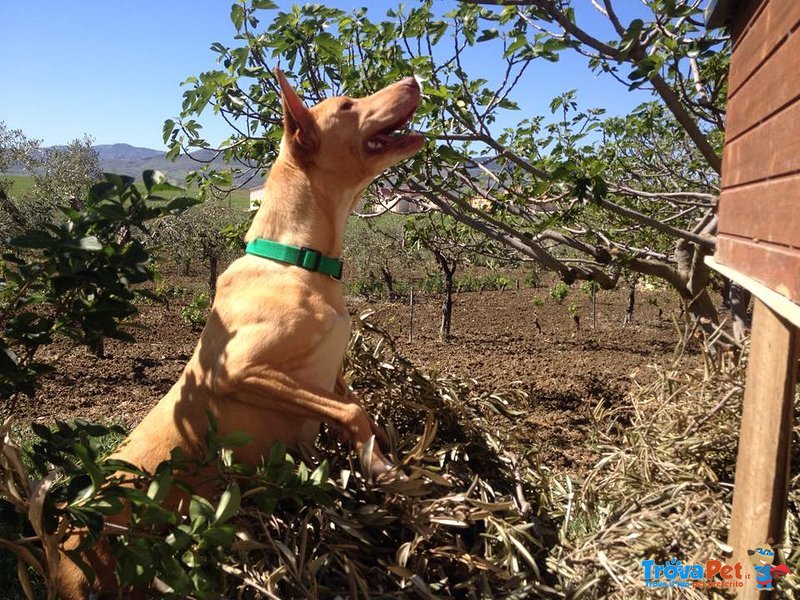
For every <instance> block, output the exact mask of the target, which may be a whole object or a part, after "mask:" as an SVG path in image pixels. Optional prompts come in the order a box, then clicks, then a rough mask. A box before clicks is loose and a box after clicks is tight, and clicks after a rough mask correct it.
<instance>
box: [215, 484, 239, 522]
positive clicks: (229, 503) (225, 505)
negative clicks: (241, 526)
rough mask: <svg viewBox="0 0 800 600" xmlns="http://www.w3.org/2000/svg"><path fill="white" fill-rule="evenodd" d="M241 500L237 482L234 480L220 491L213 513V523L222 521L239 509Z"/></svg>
mask: <svg viewBox="0 0 800 600" xmlns="http://www.w3.org/2000/svg"><path fill="white" fill-rule="evenodd" d="M241 501H242V493H241V491H240V490H239V484H237V483H236V482H235V481H234V482H233V483H232V484H231V485H230V486H229V487H228V489H227V490H225V491H224V492H223V493H222V496H221V497H220V499H219V504H218V505H217V511H216V512H215V513H214V523H224V522H225V521H227V520H228V519H230V518H231V517H232V516H233V515H235V514H236V512H237V511H238V510H239V506H240V505H241Z"/></svg>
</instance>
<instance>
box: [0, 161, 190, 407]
mask: <svg viewBox="0 0 800 600" xmlns="http://www.w3.org/2000/svg"><path fill="white" fill-rule="evenodd" d="M143 177H144V181H145V184H146V186H147V187H146V190H147V191H146V193H144V194H142V193H140V192H139V191H138V190H137V189H136V187H135V186H134V185H133V179H132V178H129V177H120V176H117V175H106V180H105V181H104V182H102V183H99V184H96V185H95V186H93V187H92V188H91V190H90V191H89V193H88V194H87V196H86V199H85V201H84V202H83V206H82V208H80V209H76V208H73V207H71V206H62V207H60V210H61V213H62V214H63V217H64V219H63V222H62V223H60V224H54V223H45V224H42V225H41V226H35V227H30V228H28V229H27V230H26V231H24V233H22V234H21V235H18V236H15V237H12V238H11V239H9V240H7V241H6V243H5V247H6V252H5V253H4V254H3V261H4V262H3V271H2V279H3V280H4V282H5V286H4V288H3V297H2V305H0V323H2V326H3V333H2V335H0V398H4V399H8V398H12V397H14V396H15V395H16V394H17V393H20V392H21V393H24V394H27V395H28V396H32V395H33V391H34V384H35V382H36V379H37V378H38V377H39V375H41V374H42V373H44V372H45V371H47V370H48V369H49V366H48V365H47V364H46V363H43V362H40V361H38V360H37V357H36V354H37V351H38V350H39V349H40V348H41V347H42V346H43V345H47V344H50V343H52V342H54V341H55V340H57V339H65V340H66V341H68V342H69V343H70V344H72V345H87V346H92V347H93V346H96V345H97V344H98V343H100V342H101V341H102V339H103V338H105V337H111V338H116V339H122V340H128V339H131V335H130V334H129V333H127V332H126V331H125V330H124V329H123V327H122V324H123V322H124V321H125V320H126V319H128V318H130V317H131V316H133V315H134V314H136V307H135V306H134V299H135V298H136V295H137V293H144V292H136V291H134V287H133V286H135V285H136V284H139V283H143V282H145V281H150V280H151V279H152V276H153V274H152V272H151V271H150V270H148V268H147V265H148V261H149V258H150V256H149V254H148V252H147V250H146V248H145V247H144V245H143V243H142V241H140V240H139V239H138V238H137V237H136V236H135V235H134V234H135V233H137V232H138V233H142V234H146V233H147V231H148V229H147V223H148V221H151V220H153V219H156V218H158V217H161V216H164V215H168V214H175V213H179V212H181V211H182V210H184V209H185V208H187V207H188V206H191V205H192V204H195V203H196V201H195V200H193V199H191V198H187V197H178V198H175V199H173V200H170V201H166V200H164V199H163V198H161V197H160V196H159V195H158V194H159V192H161V191H162V190H174V189H175V188H174V186H172V185H170V184H168V183H166V180H165V178H164V176H163V174H161V173H157V172H153V171H146V172H145V173H144V174H143Z"/></svg>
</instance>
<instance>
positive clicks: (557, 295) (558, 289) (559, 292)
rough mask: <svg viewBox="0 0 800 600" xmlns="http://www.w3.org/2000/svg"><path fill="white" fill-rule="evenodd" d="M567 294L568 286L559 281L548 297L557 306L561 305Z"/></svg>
mask: <svg viewBox="0 0 800 600" xmlns="http://www.w3.org/2000/svg"><path fill="white" fill-rule="evenodd" d="M568 293H569V285H567V284H566V283H565V282H563V281H559V282H558V283H557V284H556V285H555V286H554V287H553V289H552V290H550V297H551V298H552V299H553V300H555V301H556V302H557V303H558V304H561V303H562V302H563V301H564V299H565V298H566V297H567V294H568Z"/></svg>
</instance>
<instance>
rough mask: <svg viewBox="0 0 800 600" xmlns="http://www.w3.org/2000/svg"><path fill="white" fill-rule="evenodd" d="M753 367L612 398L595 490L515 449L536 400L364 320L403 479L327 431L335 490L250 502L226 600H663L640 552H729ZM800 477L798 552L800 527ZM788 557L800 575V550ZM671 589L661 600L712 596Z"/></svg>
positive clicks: (372, 391)
mask: <svg viewBox="0 0 800 600" xmlns="http://www.w3.org/2000/svg"><path fill="white" fill-rule="evenodd" d="M745 363H746V360H740V361H738V362H736V361H733V360H732V359H731V358H730V357H725V356H721V355H719V356H717V358H714V359H712V358H708V359H707V360H706V362H705V366H704V368H701V369H698V370H693V371H688V372H687V371H682V370H680V369H679V367H678V365H680V362H679V361H677V362H676V366H675V367H674V369H672V370H663V369H659V370H656V375H657V376H656V377H655V379H654V381H653V382H652V383H650V384H648V385H646V386H634V387H633V388H632V389H631V391H630V393H629V394H628V396H627V397H626V399H625V401H623V402H617V403H615V404H613V405H611V404H609V403H605V404H600V405H599V406H598V407H596V409H595V411H594V423H593V425H592V431H590V432H589V433H590V440H589V441H588V442H587V443H588V444H591V445H593V446H595V450H596V451H597V452H598V454H600V455H601V457H602V458H601V459H600V461H599V462H598V463H597V464H596V466H595V467H594V468H593V469H592V470H591V471H590V472H589V473H588V475H587V476H586V477H585V479H582V480H579V479H575V478H570V476H569V475H568V474H565V473H563V472H553V471H551V470H549V469H548V468H547V467H546V466H543V465H537V464H533V463H532V462H531V460H530V459H529V457H526V456H525V455H524V453H523V452H521V451H520V449H519V448H518V447H517V448H516V450H517V454H520V455H515V454H513V453H511V452H509V451H508V449H509V448H511V447H514V446H512V445H510V444H509V443H508V442H509V440H507V439H505V437H504V430H505V431H507V430H508V427H507V423H508V421H507V420H506V417H508V418H513V417H514V415H515V414H517V413H516V411H519V410H523V409H524V407H525V406H527V405H528V403H529V402H530V401H535V399H529V398H527V397H526V396H525V394H523V393H522V392H520V391H519V390H515V389H506V390H499V391H495V392H491V393H489V392H481V391H478V390H479V386H476V385H474V383H473V382H464V381H459V380H454V379H449V378H445V377H438V376H433V375H427V374H425V373H423V372H421V371H420V370H418V369H416V368H414V367H413V366H412V364H411V363H410V362H409V361H407V360H406V359H404V358H402V357H401V356H400V355H399V354H398V353H397V352H396V350H395V348H394V347H393V344H392V342H391V340H390V338H389V337H388V336H386V335H385V334H384V333H382V332H381V331H380V330H378V329H376V328H375V327H374V326H372V325H370V324H369V323H368V322H367V321H366V320H364V319H362V320H361V321H360V325H359V327H358V329H357V331H356V333H355V334H354V336H353V338H352V340H351V347H350V352H349V358H348V361H347V363H346V365H345V368H346V378H347V379H348V380H349V381H351V383H352V385H353V386H354V388H355V390H356V392H357V393H358V394H359V395H360V396H361V397H362V398H364V399H365V402H366V403H367V404H368V405H369V409H370V411H371V412H373V413H375V414H378V415H380V421H381V422H384V423H389V427H388V430H389V437H390V439H391V441H392V446H393V448H392V454H393V455H394V456H395V457H399V460H400V461H401V463H402V471H403V472H404V473H405V476H404V477H402V478H396V479H394V480H392V481H389V482H384V483H380V484H376V483H374V482H371V481H369V479H368V478H367V477H365V476H364V475H363V474H362V470H361V468H360V467H358V466H357V461H355V460H354V457H352V456H350V455H349V453H348V452H347V451H346V449H345V448H343V447H341V446H340V444H339V442H338V441H337V437H336V435H334V434H333V433H332V432H330V431H326V432H324V433H323V435H322V436H321V441H320V444H319V446H318V447H317V448H314V449H309V450H305V451H304V452H303V455H304V456H303V462H304V463H305V464H310V465H317V464H319V463H320V462H321V457H327V458H328V459H329V460H331V463H330V465H329V470H328V471H327V473H329V474H330V478H329V484H328V486H327V488H326V490H325V494H323V495H322V496H320V497H319V498H316V499H312V498H311V497H309V498H308V501H307V502H305V503H302V502H297V501H296V500H295V501H285V500H283V501H278V502H277V503H276V504H275V505H274V506H270V507H269V508H268V509H266V510H265V509H264V506H263V505H258V504H257V503H255V502H252V501H249V500H248V499H249V498H250V497H251V494H253V493H255V492H254V491H252V490H251V491H245V492H244V493H243V495H242V508H241V510H240V511H239V513H238V515H237V516H236V517H235V518H234V519H233V520H232V521H231V523H232V524H233V525H234V526H235V528H236V531H237V535H236V541H235V542H234V543H233V546H232V550H231V552H230V553H229V554H228V555H227V556H224V557H222V560H221V562H220V563H219V565H217V566H214V567H213V569H214V570H215V571H217V572H221V573H222V574H223V582H222V583H223V584H224V586H225V592H224V597H226V598H281V599H284V598H307V599H315V598H320V599H326V598H330V599H333V598H353V599H357V598H425V599H428V598H465V599H472V598H474V599H478V598H519V599H522V598H556V597H559V598H560V597H567V598H620V599H621V598H648V597H651V595H652V594H653V591H652V590H647V589H645V588H644V585H643V575H642V566H641V561H642V560H644V559H655V560H657V561H658V562H666V561H667V560H669V559H670V558H672V557H676V558H677V559H679V560H682V561H684V562H705V560H707V559H710V558H722V557H723V556H724V553H725V551H726V547H725V543H724V540H725V536H726V527H727V524H728V522H729V517H730V502H731V497H732V484H731V481H732V477H733V469H734V465H735V454H736V436H737V432H738V415H739V414H740V402H741V391H742V382H743V374H744V364H745ZM499 415H503V416H502V417H501V416H499ZM504 423H505V424H506V426H505V427H504ZM9 448H10V447H9V446H6V449H9ZM367 454H369V452H367ZM795 464H797V461H795ZM6 466H7V467H8V466H9V465H6ZM303 469H305V468H304V467H301V468H300V470H303ZM363 472H368V469H367V470H365V471H363ZM320 473H323V475H320ZM324 473H326V471H325V470H324V469H322V470H320V469H317V470H316V471H315V475H313V476H312V478H313V477H322V478H324V477H325V475H324ZM797 484H798V476H797V475H795V476H794V478H793V479H792V490H791V496H790V515H789V519H788V523H787V526H786V532H785V535H784V539H785V540H788V541H789V542H791V541H793V540H796V539H798V535H800V531H798V520H797V515H796V512H795V509H796V506H797V502H798V485H797ZM243 489H245V490H246V486H243ZM326 498H327V501H326ZM782 558H783V560H784V561H785V562H786V563H787V564H788V565H789V567H790V568H791V569H792V571H793V572H794V571H797V570H798V559H800V549H798V550H789V551H788V552H786V553H785V555H784V556H783V557H782ZM797 581H798V577H796V576H789V577H787V578H785V579H783V580H781V582H780V585H779V586H778V589H779V592H778V595H779V597H785V598H791V597H794V596H795V594H797V592H798V591H799V590H800V585H798V583H797ZM671 592H672V590H666V595H665V593H664V591H663V590H662V591H660V592H659V595H660V596H661V597H680V598H705V597H708V592H707V591H705V590H699V591H697V590H692V589H682V590H678V591H676V592H675V593H674V594H673V595H670V594H671Z"/></svg>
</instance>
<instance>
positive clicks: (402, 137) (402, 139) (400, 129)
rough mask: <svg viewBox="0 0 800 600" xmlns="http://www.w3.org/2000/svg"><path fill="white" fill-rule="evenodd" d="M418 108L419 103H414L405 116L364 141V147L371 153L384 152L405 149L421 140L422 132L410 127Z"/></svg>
mask: <svg viewBox="0 0 800 600" xmlns="http://www.w3.org/2000/svg"><path fill="white" fill-rule="evenodd" d="M416 110H417V104H416V103H414V106H413V107H411V110H409V111H408V113H407V114H406V115H404V116H403V118H401V119H398V120H397V121H395V122H394V123H392V124H391V125H389V126H388V127H384V128H383V129H381V130H380V131H378V133H373V134H372V135H371V136H369V137H368V138H367V139H366V141H365V142H364V149H365V150H366V151H367V152H368V153H369V154H381V153H383V152H394V151H397V150H405V149H406V148H408V147H409V146H412V145H414V144H416V143H418V142H421V140H422V134H421V133H419V132H417V131H413V130H412V129H410V128H409V127H408V124H409V122H410V121H411V117H413V116H414V112H415V111H416Z"/></svg>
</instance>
